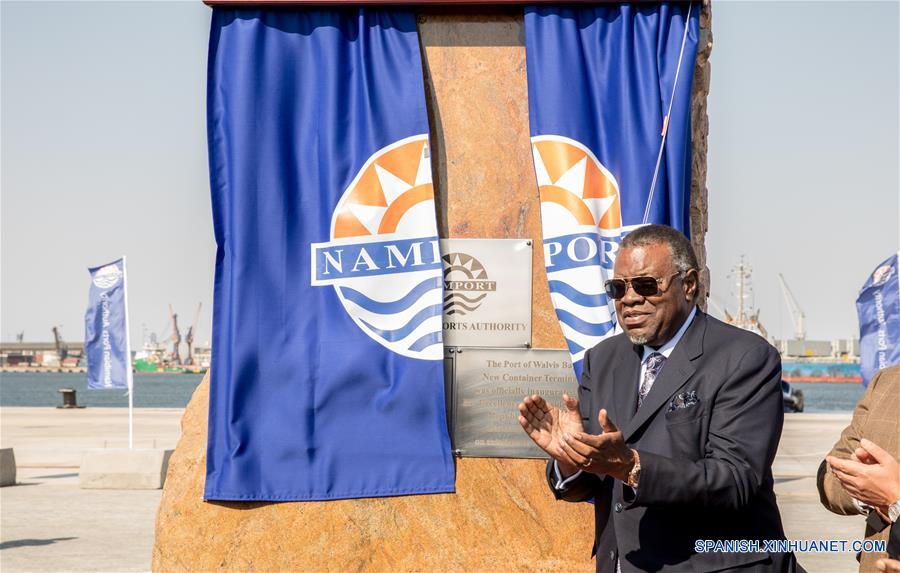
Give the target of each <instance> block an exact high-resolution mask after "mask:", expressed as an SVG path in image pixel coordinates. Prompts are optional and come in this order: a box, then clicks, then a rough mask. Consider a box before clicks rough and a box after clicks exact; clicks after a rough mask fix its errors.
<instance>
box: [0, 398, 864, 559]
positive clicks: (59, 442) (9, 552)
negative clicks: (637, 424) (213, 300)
mask: <svg viewBox="0 0 900 573" xmlns="http://www.w3.org/2000/svg"><path fill="white" fill-rule="evenodd" d="M180 419H181V410H177V409H139V410H136V416H135V436H136V441H135V446H136V447H154V446H155V447H160V448H172V447H174V446H175V443H176V441H177V439H178V435H179V432H180V428H179V421H180ZM849 419H850V416H849V414H846V415H845V414H795V415H789V416H788V417H787V422H786V424H785V430H784V436H783V438H782V441H781V448H780V449H779V452H778V458H777V459H776V462H775V474H776V480H777V483H776V492H777V494H778V502H779V505H780V507H781V512H782V517H783V519H784V525H785V529H786V533H787V536H788V538H789V539H822V538H825V539H858V538H860V537H861V535H862V531H863V520H862V518H861V517H859V518H851V517H841V516H837V515H833V514H831V513H829V512H827V511H826V510H825V509H823V508H822V506H821V505H819V500H818V494H817V493H816V486H815V472H816V469H817V468H818V465H819V462H820V460H821V459H822V457H823V456H824V454H825V452H827V451H828V449H830V447H831V445H832V444H833V442H834V441H835V440H836V439H837V437H838V435H839V434H840V431H841V429H842V428H843V427H844V426H845V425H846V424H847V423H848V421H849ZM127 424H128V422H127V413H126V411H125V410H122V409H117V408H91V409H85V410H56V409H50V408H2V409H0V429H2V434H0V446H2V447H14V448H15V451H16V460H17V464H18V482H19V485H16V486H12V487H5V488H3V489H2V490H0V570H2V571H3V572H4V573H13V572H19V571H35V572H37V571H73V572H74V571H116V572H120V571H121V572H125V571H147V570H149V568H150V552H151V550H152V546H153V526H154V520H155V517H156V508H157V506H158V504H159V499H160V494H161V492H160V491H109V490H82V489H79V487H78V466H79V464H80V460H81V454H82V452H83V450H85V449H88V448H97V447H101V448H102V447H123V446H126V445H127V435H128V434H127V432H128V425H127ZM799 557H800V561H801V563H802V564H803V565H804V566H805V567H806V568H807V570H808V571H809V572H810V573H818V572H834V573H846V572H852V571H855V570H856V568H857V564H856V561H855V559H854V555H853V554H849V553H848V554H812V553H807V554H803V555H800V556H799Z"/></svg>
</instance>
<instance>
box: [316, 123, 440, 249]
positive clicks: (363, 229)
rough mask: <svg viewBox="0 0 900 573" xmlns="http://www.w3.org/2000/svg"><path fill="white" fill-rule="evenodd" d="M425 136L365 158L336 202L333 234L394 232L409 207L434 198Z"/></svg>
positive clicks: (359, 234) (358, 235) (345, 235)
mask: <svg viewBox="0 0 900 573" xmlns="http://www.w3.org/2000/svg"><path fill="white" fill-rule="evenodd" d="M429 157H430V156H429V152H428V142H427V137H426V136H417V137H415V138H411V139H409V140H405V141H403V142H400V144H399V145H397V146H396V147H392V148H389V149H388V150H387V151H384V152H381V153H380V154H376V155H375V156H374V160H371V159H370V160H369V162H368V163H367V164H366V166H365V167H364V168H363V170H362V172H361V173H360V174H359V175H358V176H357V178H356V180H355V181H354V182H353V183H352V184H351V186H350V188H349V189H348V193H346V194H345V195H344V199H343V200H342V201H341V203H340V205H339V206H338V209H337V212H336V216H335V218H334V229H333V233H332V236H333V237H334V238H336V239H337V238H344V237H360V236H367V235H383V234H389V233H395V232H397V229H398V225H399V224H400V221H401V220H402V219H403V216H404V215H405V214H406V213H407V212H408V211H409V210H410V209H412V208H413V207H415V206H416V205H419V204H420V203H424V202H426V201H433V200H434V188H433V186H432V180H431V160H430V158H429Z"/></svg>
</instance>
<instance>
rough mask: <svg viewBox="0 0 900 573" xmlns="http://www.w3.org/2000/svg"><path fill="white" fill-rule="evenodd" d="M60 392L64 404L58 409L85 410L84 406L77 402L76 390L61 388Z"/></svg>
mask: <svg viewBox="0 0 900 573" xmlns="http://www.w3.org/2000/svg"><path fill="white" fill-rule="evenodd" d="M58 392H59V393H60V394H62V400H63V403H62V406H57V408H84V406H79V405H78V402H77V401H76V398H75V388H60V389H59V390H58Z"/></svg>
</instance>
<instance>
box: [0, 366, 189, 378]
mask: <svg viewBox="0 0 900 573" xmlns="http://www.w3.org/2000/svg"><path fill="white" fill-rule="evenodd" d="M132 372H134V373H135V374H151V375H157V374H161V375H165V376H180V375H182V374H206V370H183V371H181V372H166V371H162V370H149V371H146V370H132ZM4 373H15V374H87V368H83V367H80V366H79V367H75V368H64V367H54V368H9V367H4V368H0V374H4Z"/></svg>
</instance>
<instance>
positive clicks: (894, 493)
mask: <svg viewBox="0 0 900 573" xmlns="http://www.w3.org/2000/svg"><path fill="white" fill-rule="evenodd" d="M860 446H861V447H859V448H857V449H856V451H854V452H853V455H852V457H851V459H849V460H845V459H840V458H836V457H834V456H828V457H827V458H825V460H826V461H827V462H828V465H829V466H830V467H831V471H832V473H834V476H835V477H836V478H837V479H838V481H840V482H841V486H842V487H843V488H844V490H846V492H847V493H848V494H850V496H851V497H854V498H856V499H858V500H859V501H861V502H862V503H865V504H868V505H871V506H872V507H875V508H878V509H879V510H880V511H879V513H881V514H882V515H885V514H887V507H888V506H889V505H890V504H892V503H894V502H895V501H897V500H898V499H900V463H898V462H897V460H896V459H894V457H893V456H892V455H891V454H889V453H888V452H886V451H884V449H883V448H881V447H879V446H878V445H876V444H875V443H873V442H871V441H870V440H866V439H863V440H862V441H861V442H860Z"/></svg>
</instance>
